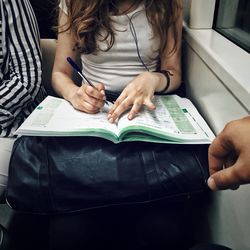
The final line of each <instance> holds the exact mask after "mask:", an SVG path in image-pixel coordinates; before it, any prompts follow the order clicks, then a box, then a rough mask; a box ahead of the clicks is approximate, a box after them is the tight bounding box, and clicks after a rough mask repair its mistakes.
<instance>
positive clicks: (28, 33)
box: [0, 0, 44, 197]
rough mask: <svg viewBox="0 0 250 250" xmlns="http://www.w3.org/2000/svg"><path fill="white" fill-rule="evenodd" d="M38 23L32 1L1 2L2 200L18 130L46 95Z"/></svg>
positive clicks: (0, 119) (0, 176) (0, 153)
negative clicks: (42, 85)
mask: <svg viewBox="0 0 250 250" xmlns="http://www.w3.org/2000/svg"><path fill="white" fill-rule="evenodd" d="M41 75H42V72H41V53H40V48H39V33H38V27H37V23H36V20H35V17H34V14H33V11H32V9H31V6H30V3H29V1H28V0H24V1H17V0H11V1H10V0H0V159H1V161H0V197H1V195H2V194H3V192H4V190H5V187H6V183H7V176H8V166H9V160H10V155H11V150H12V146H13V143H14V141H15V139H14V138H13V136H14V132H15V130H16V129H17V128H18V126H20V125H21V123H22V122H23V121H24V119H25V118H26V117H27V116H28V115H29V114H30V113H31V111H32V110H33V109H34V108H35V107H36V105H38V103H39V102H40V101H41V100H42V98H43V96H44V92H43V89H42V88H41Z"/></svg>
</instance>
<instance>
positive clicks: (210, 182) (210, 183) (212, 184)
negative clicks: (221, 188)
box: [207, 177, 218, 191]
mask: <svg viewBox="0 0 250 250" xmlns="http://www.w3.org/2000/svg"><path fill="white" fill-rule="evenodd" d="M207 185H208V186H209V188H210V189H211V190H213V191H217V190H218V188H217V186H216V183H215V181H214V179H213V178H212V177H209V178H208V180H207Z"/></svg>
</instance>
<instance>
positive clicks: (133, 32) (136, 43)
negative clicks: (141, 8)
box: [126, 12, 149, 71]
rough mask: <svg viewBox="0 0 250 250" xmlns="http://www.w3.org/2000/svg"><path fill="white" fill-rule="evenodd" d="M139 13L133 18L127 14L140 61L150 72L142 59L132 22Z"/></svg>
mask: <svg viewBox="0 0 250 250" xmlns="http://www.w3.org/2000/svg"><path fill="white" fill-rule="evenodd" d="M137 13H138V12H136V13H134V14H133V15H132V16H131V18H130V17H129V16H128V15H127V14H126V16H127V18H128V20H129V28H130V31H131V34H132V36H133V38H134V41H135V46H136V51H137V55H138V58H139V60H140V61H141V63H142V65H143V66H144V68H145V69H146V70H147V71H149V68H148V67H147V65H146V64H145V63H144V61H143V60H142V58H141V54H140V50H139V45H138V39H137V34H136V30H135V26H134V24H133V22H132V18H133V16H134V15H135V14H137Z"/></svg>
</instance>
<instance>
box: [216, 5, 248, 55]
mask: <svg viewBox="0 0 250 250" xmlns="http://www.w3.org/2000/svg"><path fill="white" fill-rule="evenodd" d="M214 28H215V30H217V31H218V32H220V33H221V34H222V35H224V36H226V37H227V38H228V39H230V40H231V41H233V42H235V43H236V44H238V45H239V46H241V47H242V48H243V49H245V50H247V51H248V52H250V1H249V0H217V2H216V11H215V22H214Z"/></svg>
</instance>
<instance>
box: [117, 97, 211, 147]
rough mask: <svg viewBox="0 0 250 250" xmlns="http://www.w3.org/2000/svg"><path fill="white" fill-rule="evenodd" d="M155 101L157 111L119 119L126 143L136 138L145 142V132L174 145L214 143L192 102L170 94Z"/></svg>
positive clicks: (146, 111) (145, 110) (153, 139)
mask: <svg viewBox="0 0 250 250" xmlns="http://www.w3.org/2000/svg"><path fill="white" fill-rule="evenodd" d="M153 101H154V103H155V105H156V109H155V110H153V111H150V110H148V109H146V108H143V109H142V111H141V112H140V113H139V114H138V115H137V116H136V117H135V118H134V119H133V120H128V119H127V115H126V116H122V118H121V119H120V120H119V124H118V129H119V131H120V134H119V135H120V137H122V139H123V140H124V141H127V140H129V141H132V140H136V136H138V140H143V137H144V139H145V136H142V135H141V134H140V132H144V133H145V134H147V136H148V137H149V136H150V135H152V138H151V139H152V140H151V141H156V142H157V141H158V139H157V137H159V138H162V139H164V140H165V141H166V140H168V141H170V142H171V141H172V142H173V143H178V142H179V143H191V144H195V143H199V144H200V143H211V141H212V140H213V139H214V138H215V136H214V134H213V132H212V131H211V129H210V128H209V127H208V125H207V123H206V122H205V120H204V119H203V118H202V117H201V115H200V114H199V113H198V111H197V109H196V108H195V106H194V105H193V104H192V103H191V101H190V100H188V99H186V98H181V97H179V96H177V95H171V96H170V95H169V96H155V98H154V100H153ZM130 132H131V137H130V135H129V134H130ZM132 136H133V138H134V139H132ZM163 142H164V141H163ZM168 143H169V142H168Z"/></svg>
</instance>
